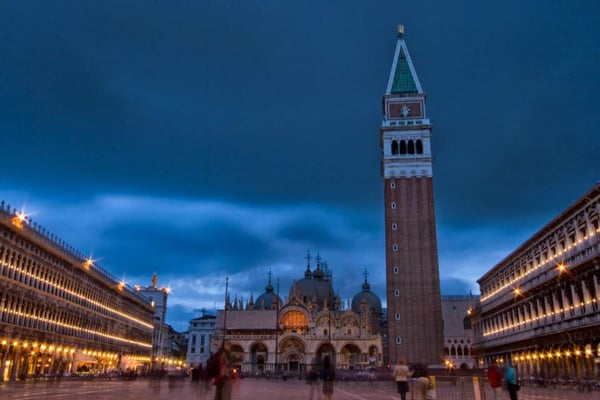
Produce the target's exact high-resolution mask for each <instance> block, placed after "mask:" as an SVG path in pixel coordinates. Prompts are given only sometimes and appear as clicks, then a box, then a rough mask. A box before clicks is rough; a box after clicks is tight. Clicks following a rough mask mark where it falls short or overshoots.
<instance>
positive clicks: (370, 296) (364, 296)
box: [352, 276, 382, 315]
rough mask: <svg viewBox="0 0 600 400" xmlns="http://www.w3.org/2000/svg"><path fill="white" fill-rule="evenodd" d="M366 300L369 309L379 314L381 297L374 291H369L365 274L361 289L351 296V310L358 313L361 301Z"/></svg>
mask: <svg viewBox="0 0 600 400" xmlns="http://www.w3.org/2000/svg"><path fill="white" fill-rule="evenodd" d="M363 301H364V302H366V303H367V305H368V306H369V310H371V312H373V313H376V314H379V315H381V313H382V308H381V299H380V298H379V296H377V295H376V294H375V293H373V292H371V285H369V283H368V282H367V278H366V276H365V283H363V285H362V291H361V292H359V293H357V294H356V295H355V296H354V297H353V298H352V311H354V312H355V313H358V314H360V312H361V307H360V305H361V304H362V302H363Z"/></svg>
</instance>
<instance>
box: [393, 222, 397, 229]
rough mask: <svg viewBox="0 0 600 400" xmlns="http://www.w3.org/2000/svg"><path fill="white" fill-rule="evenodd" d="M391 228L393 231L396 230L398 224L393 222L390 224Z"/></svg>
mask: <svg viewBox="0 0 600 400" xmlns="http://www.w3.org/2000/svg"><path fill="white" fill-rule="evenodd" d="M392 230H393V231H397V230H398V224H396V223H395V222H394V223H393V224H392Z"/></svg>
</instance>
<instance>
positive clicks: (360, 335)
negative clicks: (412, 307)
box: [212, 257, 382, 374]
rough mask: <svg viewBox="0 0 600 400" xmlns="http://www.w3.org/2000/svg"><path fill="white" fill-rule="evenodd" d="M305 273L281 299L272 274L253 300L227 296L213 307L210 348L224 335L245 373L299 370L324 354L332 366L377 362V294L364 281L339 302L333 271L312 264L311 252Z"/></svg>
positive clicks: (379, 310) (379, 354) (379, 361)
mask: <svg viewBox="0 0 600 400" xmlns="http://www.w3.org/2000/svg"><path fill="white" fill-rule="evenodd" d="M307 259H308V260H309V261H308V263H307V266H306V270H305V272H304V277H303V278H301V279H299V280H297V281H294V282H293V283H292V285H291V288H290V290H289V296H288V298H287V299H286V301H285V302H284V301H282V300H281V298H280V297H279V295H278V294H277V293H276V292H275V290H274V288H273V286H272V284H271V278H270V277H269V282H268V284H267V286H266V288H265V292H264V293H262V294H261V295H260V296H259V297H258V298H257V299H256V300H254V299H253V296H250V299H249V301H248V303H247V304H246V305H242V304H241V301H238V300H236V301H234V302H233V304H231V302H229V301H227V305H226V309H225V310H220V311H218V313H217V321H216V328H215V333H214V335H213V341H212V351H216V350H217V349H218V347H219V346H220V345H221V344H222V342H223V340H227V341H228V342H230V343H231V345H232V352H233V354H234V358H235V359H236V360H237V361H236V362H237V364H238V365H239V367H240V368H241V369H242V371H243V372H245V373H257V372H267V371H285V372H289V373H292V374H302V373H304V372H305V371H306V370H307V368H310V366H312V365H319V364H320V363H321V361H322V359H323V357H324V356H325V355H328V356H329V357H330V358H331V359H332V361H333V362H334V364H335V366H336V368H339V369H349V368H356V369H359V368H364V367H366V366H379V365H381V364H382V344H381V328H380V324H381V313H382V308H381V300H380V299H379V297H378V296H377V295H375V294H374V293H373V292H372V291H371V289H370V285H369V283H368V281H367V275H366V274H365V278H364V281H363V282H362V286H361V282H360V280H358V281H357V288H358V287H360V288H361V290H360V291H359V292H358V293H356V295H355V296H354V297H353V298H352V302H351V306H349V307H347V308H344V307H343V304H342V301H341V298H340V296H339V295H337V294H335V293H334V290H333V286H332V274H331V273H329V272H328V271H327V269H326V268H323V269H322V268H321V264H320V261H319V258H318V257H317V264H316V267H315V268H314V269H312V268H311V265H310V257H307Z"/></svg>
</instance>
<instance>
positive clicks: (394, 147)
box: [392, 140, 398, 155]
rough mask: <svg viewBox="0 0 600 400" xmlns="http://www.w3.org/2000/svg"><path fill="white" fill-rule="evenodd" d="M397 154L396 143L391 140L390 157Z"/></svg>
mask: <svg viewBox="0 0 600 400" xmlns="http://www.w3.org/2000/svg"><path fill="white" fill-rule="evenodd" d="M395 154H398V142H397V141H396V140H392V155H395Z"/></svg>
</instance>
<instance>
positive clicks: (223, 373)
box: [215, 342, 233, 400]
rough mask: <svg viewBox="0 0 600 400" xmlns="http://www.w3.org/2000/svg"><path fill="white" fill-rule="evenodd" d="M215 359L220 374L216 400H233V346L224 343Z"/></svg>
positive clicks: (216, 381)
mask: <svg viewBox="0 0 600 400" xmlns="http://www.w3.org/2000/svg"><path fill="white" fill-rule="evenodd" d="M215 357H216V361H217V365H218V366H219V369H218V374H217V377H216V378H215V400H231V386H232V382H231V379H232V378H233V370H232V367H231V344H230V343H229V342H223V345H222V346H221V348H220V349H219V350H218V351H217V353H216V355H215Z"/></svg>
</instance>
